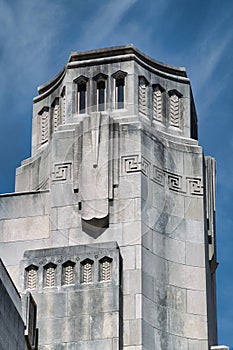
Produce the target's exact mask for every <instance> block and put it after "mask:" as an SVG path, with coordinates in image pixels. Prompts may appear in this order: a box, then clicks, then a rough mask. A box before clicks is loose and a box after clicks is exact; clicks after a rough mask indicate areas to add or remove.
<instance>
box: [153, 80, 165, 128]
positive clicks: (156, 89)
mask: <svg viewBox="0 0 233 350" xmlns="http://www.w3.org/2000/svg"><path fill="white" fill-rule="evenodd" d="M163 91H164V89H163V88H162V87H161V86H160V85H155V86H153V118H154V119H155V120H157V121H159V122H162V121H163Z"/></svg>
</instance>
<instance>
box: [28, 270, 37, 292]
mask: <svg viewBox="0 0 233 350" xmlns="http://www.w3.org/2000/svg"><path fill="white" fill-rule="evenodd" d="M36 287H37V267H36V266H29V267H28V269H27V288H28V289H35V288H36Z"/></svg>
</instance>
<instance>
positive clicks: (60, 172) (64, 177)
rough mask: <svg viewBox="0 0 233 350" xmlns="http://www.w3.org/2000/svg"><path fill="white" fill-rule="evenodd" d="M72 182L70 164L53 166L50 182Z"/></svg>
mask: <svg viewBox="0 0 233 350" xmlns="http://www.w3.org/2000/svg"><path fill="white" fill-rule="evenodd" d="M70 180H72V163H59V164H54V166H53V171H52V181H53V182H54V181H55V182H56V181H62V182H65V181H70Z"/></svg>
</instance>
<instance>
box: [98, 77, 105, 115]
mask: <svg viewBox="0 0 233 350" xmlns="http://www.w3.org/2000/svg"><path fill="white" fill-rule="evenodd" d="M97 91H98V111H104V110H105V81H102V80H101V81H99V82H98V83H97Z"/></svg>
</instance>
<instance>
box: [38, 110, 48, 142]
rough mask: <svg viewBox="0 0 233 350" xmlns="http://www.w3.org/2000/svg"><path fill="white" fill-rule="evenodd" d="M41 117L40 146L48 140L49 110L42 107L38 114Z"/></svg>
mask: <svg viewBox="0 0 233 350" xmlns="http://www.w3.org/2000/svg"><path fill="white" fill-rule="evenodd" d="M39 114H40V116H41V144H42V143H45V142H47V141H48V139H49V108H48V107H44V108H43V109H42V111H41V112H40V113H39Z"/></svg>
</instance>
